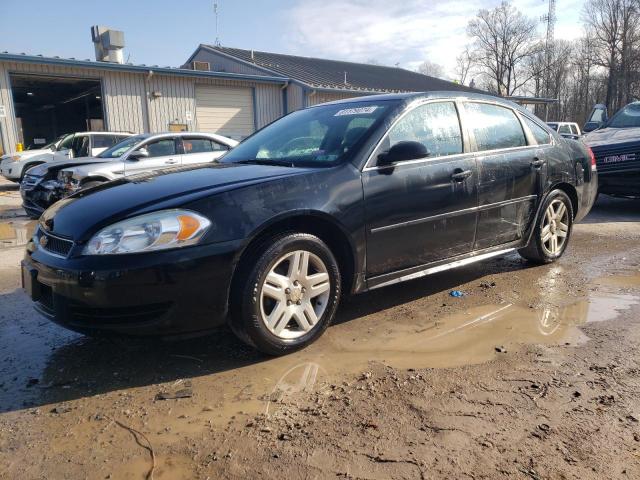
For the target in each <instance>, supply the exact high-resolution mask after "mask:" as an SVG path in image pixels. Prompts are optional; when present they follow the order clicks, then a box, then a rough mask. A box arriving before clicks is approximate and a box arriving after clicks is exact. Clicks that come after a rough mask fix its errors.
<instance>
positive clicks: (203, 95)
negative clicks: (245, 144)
mask: <svg viewBox="0 0 640 480" xmlns="http://www.w3.org/2000/svg"><path fill="white" fill-rule="evenodd" d="M253 108H254V106H253V91H252V90H251V89H250V88H227V87H214V86H209V85H196V120H197V122H198V130H199V131H201V132H209V133H218V134H220V135H224V136H226V137H231V138H235V139H237V140H239V139H242V138H244V137H247V136H249V135H251V134H252V133H253V131H254V129H255V128H254V123H253V122H254V115H253Z"/></svg>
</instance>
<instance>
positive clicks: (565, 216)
mask: <svg viewBox="0 0 640 480" xmlns="http://www.w3.org/2000/svg"><path fill="white" fill-rule="evenodd" d="M572 230H573V207H572V205H571V200H570V199H569V197H568V196H567V194H566V193H564V192H563V191H562V190H554V191H552V192H551V193H550V194H549V195H548V196H547V198H546V199H545V201H544V204H543V205H542V208H541V209H540V215H539V217H538V220H537V221H536V225H535V227H534V230H533V234H532V237H531V240H530V241H529V245H527V246H526V247H525V248H522V249H520V250H519V251H518V252H519V253H520V255H521V256H522V257H524V258H525V259H527V260H529V261H531V262H534V263H540V264H545V263H552V262H555V261H556V260H557V259H559V258H560V257H561V256H562V254H563V253H564V252H565V250H566V249H567V245H568V244H569V238H570V236H571V232H572Z"/></svg>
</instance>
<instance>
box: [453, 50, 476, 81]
mask: <svg viewBox="0 0 640 480" xmlns="http://www.w3.org/2000/svg"><path fill="white" fill-rule="evenodd" d="M472 69H473V58H472V56H471V52H469V46H466V47H465V49H464V50H463V51H462V53H461V54H460V55H458V56H457V57H456V66H455V69H454V73H455V75H456V78H455V80H457V81H458V82H460V83H461V84H462V85H466V84H467V79H468V77H469V75H470V74H471V71H472Z"/></svg>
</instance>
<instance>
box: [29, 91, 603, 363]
mask: <svg viewBox="0 0 640 480" xmlns="http://www.w3.org/2000/svg"><path fill="white" fill-rule="evenodd" d="M596 191H597V172H596V168H595V159H594V157H593V154H592V153H591V151H590V150H589V149H588V148H587V147H585V146H584V145H583V144H581V143H580V142H576V141H573V140H567V139H563V138H561V137H560V136H559V135H558V134H557V133H555V132H553V131H551V130H550V129H549V128H548V127H547V126H546V125H545V124H544V123H543V122H541V121H540V120H539V119H537V118H536V117H534V116H533V115H531V114H530V113H529V112H528V111H526V110H524V109H521V108H520V107H518V106H516V105H515V104H513V103H510V102H507V101H504V100H501V99H497V98H495V97H490V96H483V95H472V94H470V95H463V96H461V94H460V93H459V92H456V93H447V92H431V93H422V94H397V95H385V96H372V97H363V98H359V99H355V100H354V99H351V100H345V101H341V102H335V103H330V104H324V105H319V106H315V107H312V108H308V109H305V110H301V111H297V112H294V113H291V114H289V115H287V116H285V117H284V118H282V119H280V120H278V121H276V122H274V123H272V124H270V125H269V126H267V127H265V128H264V129H262V130H260V131H258V132H257V133H255V134H254V135H253V136H251V137H249V138H248V139H247V140H245V141H244V142H243V143H241V144H240V145H239V146H237V147H236V148H235V149H234V150H232V151H230V152H229V153H228V154H227V155H225V156H224V157H222V158H221V159H220V160H219V161H218V162H217V163H216V164H213V165H208V166H200V167H185V168H177V169H174V170H172V171H165V172H154V173H150V174H141V175H134V176H131V177H127V178H122V179H120V180H115V181H113V182H110V183H108V184H104V185H101V186H97V187H95V188H91V189H88V190H85V191H80V192H78V193H76V194H74V195H72V196H71V197H68V198H66V199H64V200H62V201H60V202H58V203H56V204H55V205H53V206H52V207H51V208H49V209H48V210H47V211H45V213H44V214H43V216H42V218H41V219H40V222H39V225H38V228H37V230H36V233H35V235H34V237H33V239H32V241H31V242H30V243H29V245H28V247H27V253H26V255H25V258H24V261H23V283H24V288H25V289H26V291H27V292H28V293H29V294H30V295H31V297H32V299H33V300H34V302H35V305H36V308H37V309H38V310H39V311H40V312H42V313H43V314H44V315H46V316H47V317H48V318H50V319H51V320H53V321H55V322H57V323H59V324H61V325H63V326H65V327H68V328H70V329H73V330H76V331H79V332H84V333H87V334H97V333H101V332H117V333H121V334H156V335H171V334H183V333H190V334H194V333H201V332H206V331H209V330H211V329H212V328H213V327H216V326H219V325H221V324H224V323H225V322H228V323H229V325H230V326H231V328H232V329H233V331H234V332H236V334H237V335H238V336H239V337H240V338H241V339H243V340H244V341H246V342H247V343H249V344H251V345H253V346H255V347H257V348H258V349H260V350H261V351H263V352H266V353H268V354H274V355H278V354H285V353H288V352H291V351H293V350H296V349H298V348H301V347H303V346H305V345H307V344H309V343H310V342H312V341H314V340H315V339H317V338H318V337H319V336H320V335H321V334H322V332H323V331H324V330H325V329H326V328H327V326H328V325H329V324H330V323H331V321H332V319H333V317H334V315H335V313H336V309H337V308H338V303H339V302H340V298H341V297H342V296H343V295H345V294H355V293H360V292H364V291H367V290H371V289H376V288H379V287H383V286H385V285H389V284H393V283H396V282H401V281H405V280H409V279H413V278H417V277H421V276H424V275H427V274H431V273H435V272H439V271H442V270H445V269H448V268H451V267H455V266H460V265H465V264H469V263H471V262H475V261H479V260H483V259H488V258H490V257H494V256H498V255H503V254H506V253H508V252H511V251H514V250H517V251H518V252H520V254H521V255H522V256H523V257H524V258H526V259H528V260H530V261H532V262H538V263H548V262H553V261H555V260H557V259H558V258H559V257H560V256H561V255H562V254H563V253H564V251H565V250H566V248H567V245H568V242H569V238H570V236H571V231H572V225H573V223H574V222H576V221H578V220H580V219H581V218H582V217H584V216H585V215H586V214H587V212H588V211H589V209H590V208H591V206H592V204H593V201H594V198H595V195H596Z"/></svg>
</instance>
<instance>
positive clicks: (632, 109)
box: [607, 102, 640, 128]
mask: <svg viewBox="0 0 640 480" xmlns="http://www.w3.org/2000/svg"><path fill="white" fill-rule="evenodd" d="M607 127H611V128H631V127H640V102H638V103H632V104H630V105H627V106H626V107H624V108H623V109H622V110H620V111H619V112H618V113H616V114H615V115H614V116H613V117H611V120H609V123H607Z"/></svg>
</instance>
